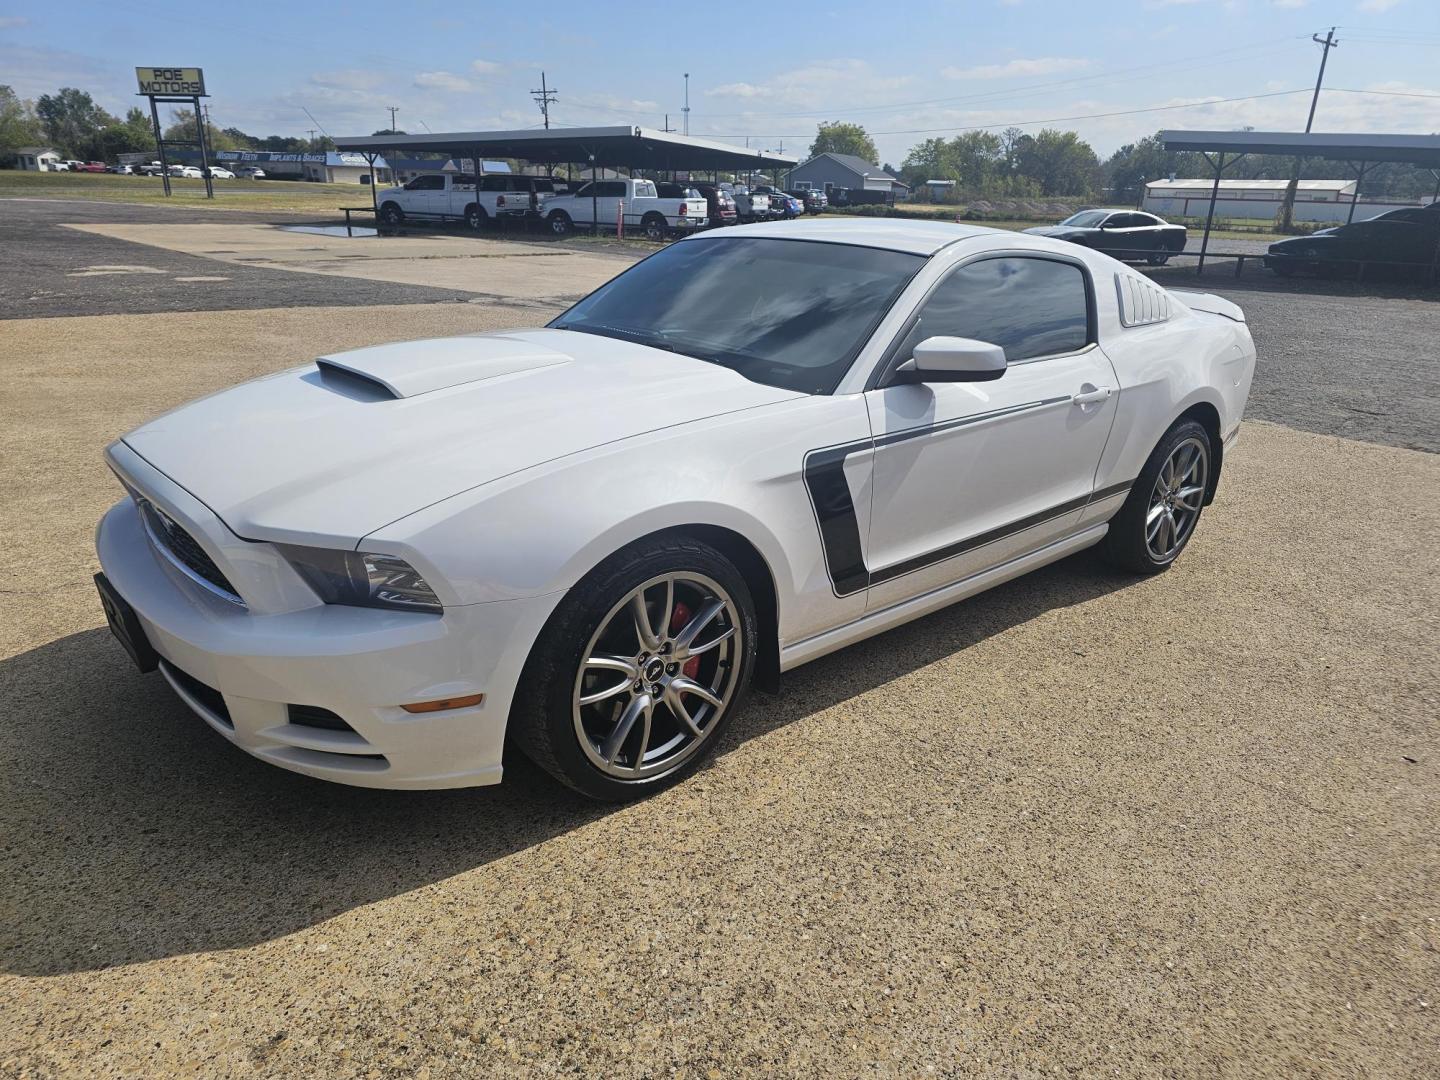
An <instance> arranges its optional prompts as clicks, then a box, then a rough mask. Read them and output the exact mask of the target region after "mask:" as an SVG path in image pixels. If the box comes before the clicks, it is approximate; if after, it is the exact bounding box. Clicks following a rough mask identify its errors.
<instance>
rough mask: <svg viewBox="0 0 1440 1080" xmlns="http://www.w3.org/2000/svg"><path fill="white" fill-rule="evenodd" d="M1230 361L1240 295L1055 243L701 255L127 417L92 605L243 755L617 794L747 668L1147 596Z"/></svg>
mask: <svg viewBox="0 0 1440 1080" xmlns="http://www.w3.org/2000/svg"><path fill="white" fill-rule="evenodd" d="M604 182H607V183H608V182H609V181H604ZM628 183H632V184H638V183H643V181H628ZM801 239H810V240H813V241H816V242H814V243H797V242H795V241H796V240H801ZM737 312H743V313H744V317H743V318H737V317H736V315H737ZM1141 328H1143V329H1141ZM1091 345H1094V346H1098V347H1095V348H1091V347H1089V346H1091ZM1037 361H1043V362H1037ZM1254 364H1255V345H1254V342H1253V341H1252V340H1251V336H1250V333H1249V330H1248V328H1247V326H1246V324H1245V317H1244V314H1243V313H1242V312H1241V311H1240V309H1239V308H1238V307H1236V306H1235V305H1234V304H1233V303H1230V302H1229V301H1226V300H1223V299H1221V298H1219V297H1215V296H1210V295H1203V294H1197V293H1189V292H1171V291H1167V290H1166V289H1163V288H1161V287H1160V286H1159V285H1157V284H1155V283H1154V282H1152V281H1150V280H1148V279H1146V278H1145V277H1144V276H1143V275H1141V274H1139V273H1137V272H1136V271H1134V270H1132V269H1130V268H1127V267H1124V266H1119V265H1117V264H1116V263H1115V262H1114V261H1113V260H1111V259H1109V258H1108V257H1105V256H1102V255H1100V254H1098V253H1096V252H1093V251H1090V250H1087V249H1086V248H1084V247H1081V246H1077V245H1074V244H1066V243H1064V242H1062V241H1058V240H1053V239H1049V238H1046V237H1037V236H1021V235H1016V234H1013V233H1003V232H997V231H993V230H989V229H977V228H970V227H967V226H963V225H954V224H949V223H939V222H918V221H883V222H881V221H863V220H856V221H833V222H824V223H821V222H808V223H796V222H787V223H784V224H779V223H776V224H769V225H755V226H752V227H750V228H748V229H745V230H738V229H736V230H720V231H711V232H704V233H699V234H696V235H693V236H690V237H687V238H685V239H683V240H681V241H680V242H678V243H675V244H672V245H670V246H668V247H666V248H664V249H662V250H660V251H659V252H657V253H656V254H655V255H653V256H651V257H650V258H649V259H646V260H644V261H643V262H640V263H638V264H636V265H635V266H633V267H631V268H630V269H628V270H626V271H625V272H624V273H621V274H619V275H617V276H615V277H613V278H612V279H611V280H610V281H608V282H607V283H606V284H604V285H602V286H600V287H599V288H598V289H597V290H596V291H595V292H593V293H591V294H590V295H589V296H588V297H586V298H585V299H583V300H581V301H580V302H579V303H578V304H576V305H575V306H574V307H572V308H570V309H569V310H568V311H566V312H565V313H564V314H563V315H561V316H559V317H558V318H556V319H554V320H553V321H552V322H550V323H549V324H548V327H547V328H545V329H535V330H505V331H498V332H493V333H489V334H479V335H473V336H463V337H453V338H440V339H432V340H426V341H416V342H400V343H394V344H387V345H380V346H375V347H370V348H363V349H358V350H355V351H349V352H339V353H333V354H329V355H325V356H322V357H321V358H320V359H319V360H318V361H316V362H315V363H314V364H310V365H306V366H304V367H300V368H295V369H292V370H291V371H288V372H282V373H279V374H275V375H271V376H270V377H268V378H264V379H257V380H254V381H251V382H247V383H244V384H242V385H240V386H238V387H235V388H233V389H230V390H227V391H224V392H222V393H218V394H212V395H210V396H208V397H204V398H201V399H200V400H198V401H195V402H192V403H191V404H189V405H186V406H182V407H181V408H179V409H175V410H172V411H170V412H167V413H166V414H165V416H164V417H163V418H162V419H160V420H158V421H153V422H150V423H147V424H143V425H141V426H140V427H138V428H136V429H135V430H133V431H131V432H129V433H128V434H126V435H125V436H123V437H122V438H121V439H120V440H119V441H117V442H115V443H113V444H112V445H111V446H110V447H109V448H108V450H107V451H106V457H107V464H108V465H109V467H110V468H111V469H112V470H113V471H114V473H115V474H116V476H117V477H118V478H119V479H120V482H121V483H122V484H123V486H124V489H125V491H124V493H123V496H122V498H121V500H120V501H119V502H118V503H117V504H116V505H115V506H114V507H113V508H111V509H110V510H109V511H108V512H107V513H106V514H105V516H104V518H103V520H102V521H101V522H100V526H99V529H98V530H97V533H96V546H97V549H98V554H99V561H100V566H101V569H102V573H101V574H99V575H97V577H96V585H97V587H98V589H99V591H100V595H101V600H102V605H103V608H104V611H105V614H106V618H107V620H108V622H109V623H110V626H111V629H112V630H113V631H114V634H115V636H116V637H117V638H118V639H119V641H120V644H121V645H122V646H123V647H124V648H125V649H126V651H127V652H128V653H129V655H130V656H131V657H132V658H133V659H134V660H135V662H136V663H137V664H138V666H139V667H140V669H141V670H142V671H143V670H153V669H156V668H159V670H160V672H161V673H162V675H163V677H164V679H165V680H166V682H167V683H169V685H170V687H171V688H172V689H173V690H174V691H175V692H176V693H177V694H178V696H179V697H180V698H181V700H182V701H183V702H184V704H185V705H186V706H187V707H188V708H189V709H190V710H192V711H193V712H194V713H196V714H197V715H198V716H199V717H200V718H201V720H202V721H203V722H204V723H205V724H206V725H207V726H209V727H210V728H211V729H212V730H214V731H215V732H216V733H217V734H218V735H219V736H221V737H222V738H224V739H226V740H228V741H230V742H232V743H234V744H235V745H236V746H237V747H239V748H240V749H242V750H244V751H246V752H248V753H250V754H253V755H255V756H256V757H258V758H260V759H262V760H264V761H266V762H269V763H271V764H273V765H277V766H280V767H281V768H285V769H289V770H292V771H295V772H299V773H304V774H307V775H310V776H313V777H318V778H321V779H327V780H332V781H338V782H340V783H346V784H354V785H360V786H365V787H376V788H407V789H416V788H441V787H462V786H467V785H477V784H494V783H497V782H499V780H500V779H501V773H502V754H503V753H505V752H506V749H507V746H508V747H513V748H515V749H518V750H520V751H523V752H524V753H525V754H527V755H528V756H530V757H531V758H532V759H533V760H534V761H535V762H536V763H537V764H539V765H540V766H541V767H542V768H544V769H546V770H548V771H549V772H550V773H552V774H553V775H554V776H556V777H557V778H558V779H560V780H561V781H563V782H564V783H566V784H568V785H570V786H571V787H573V788H575V789H576V790H578V791H580V792H583V793H584V794H586V795H588V796H591V797H594V798H598V799H607V800H621V799H629V798H635V797H638V796H642V795H645V794H648V793H651V792H654V791H656V790H658V789H660V788H662V787H664V786H665V785H667V784H670V783H674V782H676V781H678V780H680V779H681V778H683V777H684V776H685V775H686V774H688V773H690V772H693V771H694V770H695V769H696V768H697V767H698V766H699V764H700V762H701V761H702V760H703V759H704V758H705V757H706V756H707V755H708V754H709V753H711V752H713V751H714V749H715V747H716V746H717V744H719V743H721V741H722V736H723V732H724V730H725V727H726V725H727V724H728V723H729V722H730V720H731V718H732V717H733V716H734V715H735V713H736V711H737V709H739V707H740V705H741V703H742V701H743V699H744V696H745V692H746V688H747V686H748V685H749V683H750V682H751V681H752V680H754V679H759V680H760V681H761V682H762V683H763V684H764V685H766V686H767V687H770V688H773V687H774V686H775V685H776V683H777V682H778V680H779V678H780V673H781V672H783V671H788V670H790V669H793V668H796V667H798V666H800V665H801V664H804V663H807V662H809V661H811V660H814V659H816V658H817V657H820V656H823V655H825V654H827V653H830V652H832V651H834V650H837V649H840V648H843V647H845V646H847V645H851V644H853V643H855V642H858V641H861V640H864V639H866V638H869V637H872V636H873V635H875V634H878V633H880V632H882V631H884V630H887V629H889V628H891V627H894V626H897V625H899V624H901V623H904V622H907V621H909V620H912V619H916V618H919V617H921V616H923V615H926V614H928V613H930V612H932V611H935V610H937V609H938V608H940V607H943V606H944V605H946V604H950V603H954V602H956V601H959V600H962V599H964V598H966V597H968V596H971V595H974V594H975V593H978V592H980V591H982V590H984V589H987V588H989V587H991V586H993V585H997V584H1000V583H1001V582H1005V581H1009V580H1011V579H1013V578H1017V577H1019V576H1020V575H1022V574H1024V573H1026V572H1028V571H1030V570H1032V569H1035V568H1037V567H1040V566H1043V565H1046V564H1050V563H1054V562H1056V561H1057V560H1060V559H1063V558H1064V557H1066V556H1067V555H1070V554H1072V553H1074V552H1077V551H1080V550H1082V549H1084V548H1088V547H1091V546H1094V545H1100V546H1101V548H1102V551H1103V553H1104V555H1105V556H1106V557H1107V558H1108V559H1109V560H1110V561H1111V562H1112V563H1114V564H1115V565H1117V566H1119V567H1121V568H1123V569H1125V570H1126V571H1129V572H1133V573H1138V574H1156V573H1159V572H1162V571H1164V570H1166V569H1167V568H1168V567H1170V566H1171V565H1172V564H1173V563H1174V562H1175V560H1176V559H1177V558H1178V557H1179V556H1180V555H1181V553H1182V552H1183V551H1184V550H1185V548H1186V546H1187V545H1188V544H1189V543H1190V542H1191V541H1192V539H1193V537H1194V536H1195V534H1196V530H1197V527H1198V523H1199V521H1200V519H1201V517H1202V513H1203V511H1204V509H1205V507H1206V505H1207V504H1208V503H1209V502H1210V501H1211V500H1212V499H1213V498H1214V496H1215V492H1216V485H1217V483H1218V481H1219V479H1220V473H1221V467H1222V465H1223V463H1224V461H1225V459H1226V458H1227V457H1228V456H1229V448H1230V446H1231V445H1232V442H1233V440H1234V439H1235V437H1236V436H1237V434H1238V432H1239V428H1240V422H1241V417H1242V415H1243V413H1244V411H1245V406H1246V399H1247V397H1248V395H1249V391H1250V385H1251V379H1252V376H1253V374H1254ZM797 466H798V467H797ZM957 477H963V478H964V482H963V483H957ZM1208 572H1210V571H1208V570H1207V568H1206V567H1205V566H1201V567H1199V568H1198V571H1197V574H1198V578H1197V577H1192V578H1191V579H1190V580H1188V581H1187V583H1186V588H1187V592H1191V593H1194V592H1196V589H1197V586H1196V581H1197V580H1198V579H1200V578H1203V577H1204V575H1205V574H1206V573H1208ZM1200 591H1201V592H1203V589H1202V590H1200ZM1083 632H1084V631H1083V628H1081V629H1077V630H1076V633H1083ZM897 644H898V643H896V642H890V643H888V644H887V643H885V642H880V643H879V644H877V645H872V646H871V648H872V649H873V648H880V649H884V648H893V647H896V645H897ZM124 692H125V693H131V692H132V691H131V690H130V689H128V687H127V688H126V689H125V690H124Z"/></svg>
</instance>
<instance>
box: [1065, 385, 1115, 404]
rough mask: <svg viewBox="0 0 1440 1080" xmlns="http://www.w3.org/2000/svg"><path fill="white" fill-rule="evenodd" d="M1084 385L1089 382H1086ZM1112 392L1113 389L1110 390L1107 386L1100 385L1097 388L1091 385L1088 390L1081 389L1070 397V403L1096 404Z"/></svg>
mask: <svg viewBox="0 0 1440 1080" xmlns="http://www.w3.org/2000/svg"><path fill="white" fill-rule="evenodd" d="M1086 385H1089V384H1088V383H1087V384H1086ZM1112 393H1114V391H1113V390H1111V388H1110V387H1108V386H1102V387H1099V388H1098V389H1097V388H1095V387H1093V386H1092V387H1090V389H1089V390H1081V391H1080V393H1078V394H1076V395H1075V396H1074V397H1072V398H1071V399H1070V404H1072V405H1097V404H1099V403H1100V402H1102V401H1105V400H1106V399H1107V398H1109V397H1110V395H1111V394H1112Z"/></svg>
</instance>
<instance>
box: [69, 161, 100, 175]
mask: <svg viewBox="0 0 1440 1080" xmlns="http://www.w3.org/2000/svg"><path fill="white" fill-rule="evenodd" d="M71 171H72V172H89V173H103V172H104V171H105V162H103V161H82V162H81V163H80V165H79V166H78V167H77V168H74V169H72V170H71Z"/></svg>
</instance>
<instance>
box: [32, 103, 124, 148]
mask: <svg viewBox="0 0 1440 1080" xmlns="http://www.w3.org/2000/svg"><path fill="white" fill-rule="evenodd" d="M35 114H36V115H37V116H38V117H39V118H40V124H41V126H42V127H43V128H44V131H45V139H46V140H47V141H48V142H50V143H51V144H52V145H53V146H54V147H55V149H57V150H59V151H61V152H62V153H65V154H71V155H73V156H75V157H77V158H83V159H87V160H88V159H93V158H96V157H98V156H99V154H100V149H101V148H100V142H99V136H100V132H101V130H102V129H104V128H106V127H108V126H109V125H111V124H114V123H117V122H118V121H117V120H116V119H115V117H113V116H111V115H110V114H109V113H108V112H106V111H105V110H104V109H102V108H101V107H100V106H99V105H97V104H95V99H94V98H92V97H91V96H90V95H89V94H88V93H86V92H85V91H84V90H77V89H75V88H74V87H73V86H65V87H61V88H60V90H59V91H57V92H56V93H54V94H42V95H41V96H40V99H39V100H38V101H36V102H35Z"/></svg>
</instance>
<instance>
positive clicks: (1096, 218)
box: [1060, 210, 1109, 229]
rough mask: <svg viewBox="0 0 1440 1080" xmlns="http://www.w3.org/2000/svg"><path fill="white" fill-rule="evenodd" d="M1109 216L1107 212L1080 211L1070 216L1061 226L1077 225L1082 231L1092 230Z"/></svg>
mask: <svg viewBox="0 0 1440 1080" xmlns="http://www.w3.org/2000/svg"><path fill="white" fill-rule="evenodd" d="M1108 214H1109V211H1108V210H1081V211H1080V213H1078V214H1071V215H1070V216H1069V217H1067V218H1066V219H1065V220H1064V221H1062V222H1060V224H1061V225H1077V226H1079V227H1080V228H1082V229H1093V228H1095V227H1096V226H1097V225H1099V224H1100V223H1101V222H1102V221H1104V220H1105V218H1106V216H1107V215H1108Z"/></svg>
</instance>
